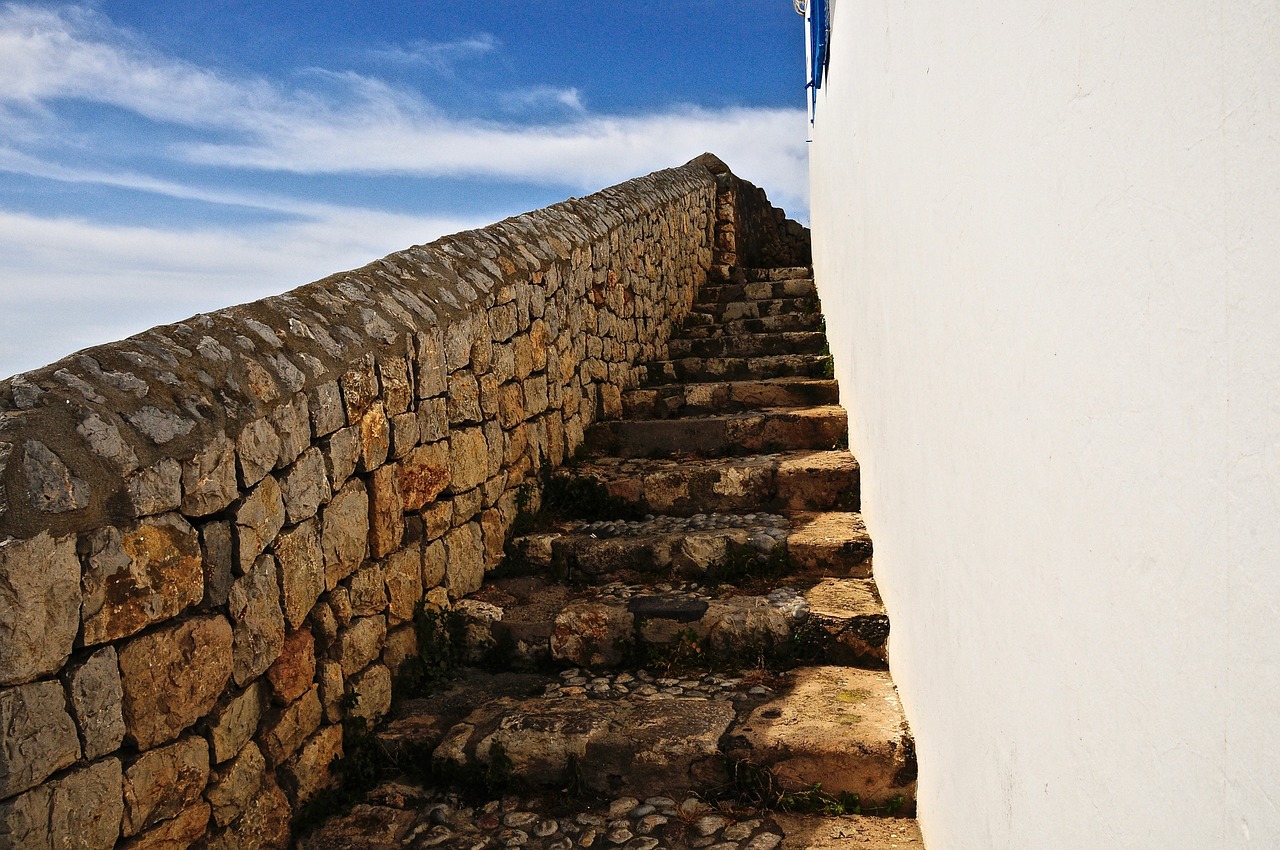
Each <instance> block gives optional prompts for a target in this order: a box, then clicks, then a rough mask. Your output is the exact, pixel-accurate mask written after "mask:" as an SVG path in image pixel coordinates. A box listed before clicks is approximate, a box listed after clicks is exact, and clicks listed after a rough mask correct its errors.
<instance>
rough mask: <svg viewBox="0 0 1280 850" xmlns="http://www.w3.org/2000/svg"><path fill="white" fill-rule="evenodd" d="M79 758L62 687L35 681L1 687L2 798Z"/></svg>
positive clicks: (0, 746)
mask: <svg viewBox="0 0 1280 850" xmlns="http://www.w3.org/2000/svg"><path fill="white" fill-rule="evenodd" d="M78 758H80V738H79V737H78V736H77V735H76V724H75V722H74V721H73V720H72V719H71V715H70V714H68V713H67V703H66V697H65V696H64V694H63V692H62V685H60V684H59V683H58V682H56V681H50V682H31V683H30V684H26V685H19V686H17V687H16V688H8V689H5V690H0V798H4V797H12V796H13V795H15V794H21V793H22V792H23V791H26V790H28V789H30V788H33V787H35V786H36V785H39V784H40V783H41V782H43V781H44V780H45V779H47V778H48V777H49V776H51V775H52V774H53V773H54V772H56V771H59V770H62V769H63V768H64V767H67V766H69V765H71V764H73V763H74V762H75V761H76V760H77V759H78Z"/></svg>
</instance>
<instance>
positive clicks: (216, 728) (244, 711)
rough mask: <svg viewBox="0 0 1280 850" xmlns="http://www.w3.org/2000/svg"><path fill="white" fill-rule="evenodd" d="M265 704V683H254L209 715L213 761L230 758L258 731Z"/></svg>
mask: <svg viewBox="0 0 1280 850" xmlns="http://www.w3.org/2000/svg"><path fill="white" fill-rule="evenodd" d="M266 707H267V683H266V682H263V681H261V680H258V681H256V682H254V683H253V684H251V685H249V687H247V688H245V689H244V690H243V691H241V692H240V693H238V694H236V695H235V696H233V697H231V698H230V699H228V700H227V701H226V702H225V703H224V704H223V705H222V706H221V707H219V708H218V709H217V710H216V711H214V712H213V713H212V714H211V715H210V717H209V747H210V750H211V751H212V754H213V761H214V763H215V764H222V763H223V762H225V761H226V760H227V759H230V758H234V757H235V755H236V754H237V753H239V752H240V750H241V749H242V748H243V747H244V746H245V745H246V744H247V743H249V740H250V739H251V738H253V736H254V735H256V734H258V724H259V723H260V722H261V720H262V714H263V712H264V711H266Z"/></svg>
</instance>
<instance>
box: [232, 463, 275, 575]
mask: <svg viewBox="0 0 1280 850" xmlns="http://www.w3.org/2000/svg"><path fill="white" fill-rule="evenodd" d="M284 521H285V505H284V498H283V496H282V494H281V487H280V485H279V484H278V483H276V479H275V478H273V477H272V476H270V475H268V476H266V477H265V478H263V479H262V482H261V483H260V484H258V486H257V487H255V488H253V492H251V493H250V494H249V495H248V496H246V497H245V498H244V499H243V500H242V501H241V502H240V505H239V507H237V508H236V509H235V540H236V559H235V567H236V572H237V573H239V574H244V573H247V572H248V571H249V570H250V569H252V568H253V564H254V562H255V561H257V560H258V556H259V555H261V554H262V551H263V550H264V549H266V548H267V546H268V545H270V543H271V541H273V540H275V539H276V535H278V534H279V533H280V529H281V528H283V527H284Z"/></svg>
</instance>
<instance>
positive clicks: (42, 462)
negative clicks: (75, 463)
mask: <svg viewBox="0 0 1280 850" xmlns="http://www.w3.org/2000/svg"><path fill="white" fill-rule="evenodd" d="M22 451H23V457H22V470H23V472H24V473H26V476H27V497H28V499H29V501H30V503H31V506H32V507H33V508H35V509H36V510H38V511H43V512H45V513H51V514H64V513H68V512H70V511H78V510H80V509H81V508H87V507H88V506H89V485H88V484H87V483H86V482H85V481H84V480H83V479H80V478H78V477H76V476H75V475H74V474H72V472H71V470H69V469H67V465H66V464H64V463H63V462H62V459H61V458H59V457H58V456H57V455H56V454H54V453H53V452H52V451H51V450H50V449H49V447H48V446H46V445H45V444H44V443H40V442H37V441H35V440H28V441H27V442H26V444H25V445H24V446H23V447H22Z"/></svg>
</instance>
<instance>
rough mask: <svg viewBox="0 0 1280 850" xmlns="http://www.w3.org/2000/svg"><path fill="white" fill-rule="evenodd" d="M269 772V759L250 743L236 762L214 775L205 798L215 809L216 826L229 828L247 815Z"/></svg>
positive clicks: (255, 745)
mask: <svg viewBox="0 0 1280 850" xmlns="http://www.w3.org/2000/svg"><path fill="white" fill-rule="evenodd" d="M266 770H267V760H266V759H265V758H263V757H262V751H261V750H260V749H258V745H257V744H255V743H253V742H250V743H248V744H246V745H245V747H244V749H243V750H241V751H240V755H238V756H237V757H236V758H235V760H234V761H232V762H231V763H230V764H228V765H227V766H226V767H225V768H223V769H222V770H219V771H216V772H215V773H214V774H213V776H212V777H211V778H210V780H209V787H208V789H207V790H206V791H205V799H207V800H208V801H209V804H210V805H211V806H212V807H213V821H214V823H216V824H217V825H218V826H226V825H227V824H229V823H231V822H232V821H233V820H235V819H236V818H238V817H240V815H241V814H243V813H244V811H245V809H246V808H248V806H249V802H250V801H251V800H252V799H253V798H254V795H256V794H257V793H258V789H260V788H261V787H262V780H263V777H264V775H265V773H266Z"/></svg>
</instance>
